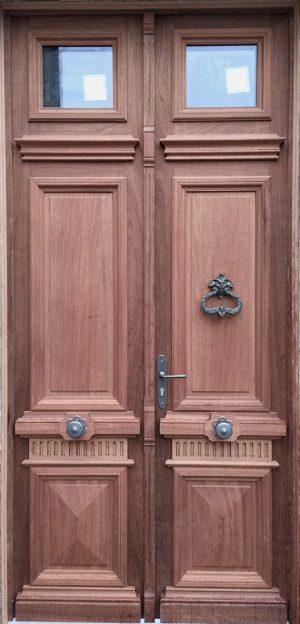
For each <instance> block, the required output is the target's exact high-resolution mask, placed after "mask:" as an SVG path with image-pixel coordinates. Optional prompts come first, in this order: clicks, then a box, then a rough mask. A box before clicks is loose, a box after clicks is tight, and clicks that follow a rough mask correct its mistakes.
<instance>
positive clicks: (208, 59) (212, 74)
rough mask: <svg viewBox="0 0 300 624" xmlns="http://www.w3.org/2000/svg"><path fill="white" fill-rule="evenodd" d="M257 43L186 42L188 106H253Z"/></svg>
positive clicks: (254, 102) (254, 101) (254, 103)
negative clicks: (213, 43) (195, 43)
mask: <svg viewBox="0 0 300 624" xmlns="http://www.w3.org/2000/svg"><path fill="white" fill-rule="evenodd" d="M256 74H257V45H187V46H186V106H187V107H188V108H193V107H194V108H207V107H239V106H256Z"/></svg>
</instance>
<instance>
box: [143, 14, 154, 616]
mask: <svg viewBox="0 0 300 624" xmlns="http://www.w3.org/2000/svg"><path fill="white" fill-rule="evenodd" d="M154 34H155V21H154V15H153V14H152V13H144V16H143V107H144V120H143V121H144V127H143V134H144V263H145V266H144V271H145V278H144V311H145V312H144V323H145V327H144V332H145V333H144V379H145V395H144V475H145V476H144V484H145V492H144V496H145V512H144V513H145V515H144V544H145V551H144V618H145V621H146V622H153V621H154V619H155V561H156V556H155V297H154V288H155V268H154V218H155V169H154V167H155V149H154V145H155V135H154V124H155V110H154V107H155V97H154V91H155V68H154Z"/></svg>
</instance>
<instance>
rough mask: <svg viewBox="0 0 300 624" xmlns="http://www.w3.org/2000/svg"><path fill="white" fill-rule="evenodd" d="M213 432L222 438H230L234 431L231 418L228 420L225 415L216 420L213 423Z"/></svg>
mask: <svg viewBox="0 0 300 624" xmlns="http://www.w3.org/2000/svg"><path fill="white" fill-rule="evenodd" d="M212 426H213V432H214V434H215V436H217V438H219V439H220V440H226V439H227V438H230V436H231V435H232V432H233V426H232V422H231V420H228V419H227V418H226V417H225V416H221V417H220V418H218V420H215V421H214V422H213V424H212Z"/></svg>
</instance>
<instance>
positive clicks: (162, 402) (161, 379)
mask: <svg viewBox="0 0 300 624" xmlns="http://www.w3.org/2000/svg"><path fill="white" fill-rule="evenodd" d="M156 366H157V403H158V407H159V409H162V410H163V409H166V407H167V403H168V381H167V380H168V379H186V374H185V373H179V374H175V375H168V373H167V358H166V356H165V355H159V356H158V358H157V360H156Z"/></svg>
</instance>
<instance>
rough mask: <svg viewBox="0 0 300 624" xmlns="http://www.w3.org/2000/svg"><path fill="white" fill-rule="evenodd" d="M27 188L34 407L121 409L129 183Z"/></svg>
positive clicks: (50, 182) (69, 182)
mask: <svg viewBox="0 0 300 624" xmlns="http://www.w3.org/2000/svg"><path fill="white" fill-rule="evenodd" d="M30 184H31V328H32V333H31V335H32V344H31V380H32V386H31V409H38V410H39V409H46V410H47V409H50V410H53V409H58V410H59V409H62V408H66V409H68V410H72V409H79V410H80V409H89V408H90V409H94V410H97V409H101V408H102V409H104V410H109V409H111V410H116V409H120V410H126V407H127V374H126V371H127V354H126V335H127V305H126V293H127V268H126V265H127V210H126V200H127V192H126V179H125V178H108V179H105V178H103V179H101V178H100V179H90V180H88V179H87V178H82V179H81V180H80V179H77V180H76V181H74V179H71V178H69V179H61V178H56V179H55V178H54V179H38V178H35V179H34V178H33V179H31V181H30ZM87 248H88V249H89V253H88V255H87V254H86V252H85V250H86V249H87ZM117 311H118V314H117Z"/></svg>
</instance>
